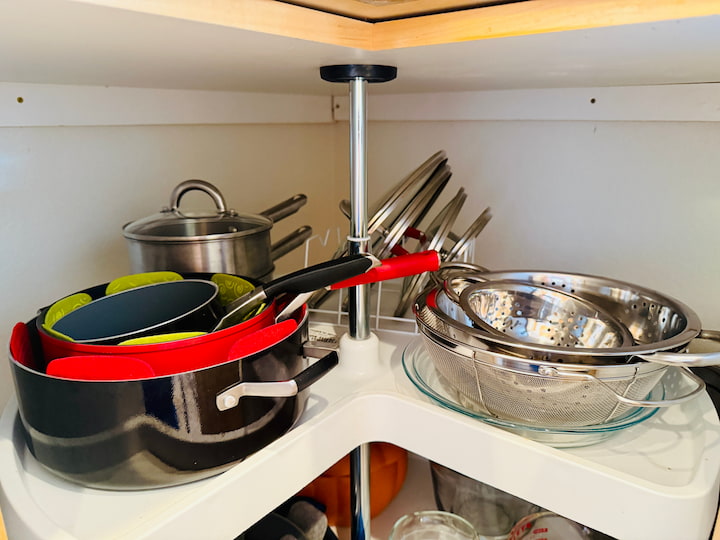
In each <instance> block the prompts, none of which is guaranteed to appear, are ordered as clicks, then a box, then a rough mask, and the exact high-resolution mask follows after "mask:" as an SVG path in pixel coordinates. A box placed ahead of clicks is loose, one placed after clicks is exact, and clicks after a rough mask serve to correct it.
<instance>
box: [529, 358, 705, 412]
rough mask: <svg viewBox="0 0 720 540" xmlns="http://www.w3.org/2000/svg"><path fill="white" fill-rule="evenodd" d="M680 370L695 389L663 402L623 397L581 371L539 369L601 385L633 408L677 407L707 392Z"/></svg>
mask: <svg viewBox="0 0 720 540" xmlns="http://www.w3.org/2000/svg"><path fill="white" fill-rule="evenodd" d="M678 369H679V370H680V373H681V374H682V375H683V376H684V377H686V378H688V379H690V381H691V382H692V383H693V384H694V388H692V389H691V390H690V391H689V392H687V393H686V394H684V395H681V396H675V397H673V398H670V399H661V400H652V399H632V398H629V397H625V396H622V395H620V394H618V393H617V392H616V391H615V390H613V389H612V388H611V387H610V386H609V385H607V384H605V383H604V382H603V381H601V380H600V379H598V378H597V377H595V376H593V375H590V374H589V373H583V372H581V371H572V370H569V369H563V368H557V367H553V366H541V367H540V368H539V369H538V374H540V375H549V376H551V377H572V378H577V379H583V380H586V381H593V382H596V383H599V384H600V385H602V388H604V389H605V390H607V391H608V392H610V393H612V394H613V395H614V396H615V399H617V400H618V401H619V402H621V403H625V404H627V405H632V406H633V407H669V406H671V405H677V404H678V403H684V402H685V401H689V400H691V399H692V398H694V397H695V396H696V395H698V394H699V393H700V392H702V391H703V390H705V381H703V380H702V379H701V378H700V377H698V376H697V375H695V374H694V373H693V372H692V371H690V370H689V369H688V368H686V367H678Z"/></svg>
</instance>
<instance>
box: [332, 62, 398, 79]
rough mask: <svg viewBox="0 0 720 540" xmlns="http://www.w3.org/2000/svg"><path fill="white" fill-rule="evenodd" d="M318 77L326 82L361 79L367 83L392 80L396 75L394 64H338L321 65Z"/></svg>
mask: <svg viewBox="0 0 720 540" xmlns="http://www.w3.org/2000/svg"><path fill="white" fill-rule="evenodd" d="M320 77H321V78H322V79H323V80H324V81H328V82H335V83H339V82H350V81H352V80H355V79H363V80H366V81H367V82H369V83H383V82H388V81H392V80H393V79H394V78H395V77H397V68H396V67H395V66H379V65H375V64H340V65H335V66H322V67H321V68H320Z"/></svg>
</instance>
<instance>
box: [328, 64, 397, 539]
mask: <svg viewBox="0 0 720 540" xmlns="http://www.w3.org/2000/svg"><path fill="white" fill-rule="evenodd" d="M320 76H321V77H322V78H323V79H324V80H326V81H330V82H346V83H349V85H350V235H349V236H348V239H347V240H348V253H349V254H355V253H367V252H368V249H369V244H370V238H369V237H368V216H367V150H366V148H365V144H366V126H367V113H366V94H367V84H368V83H369V82H386V81H391V80H392V79H394V78H395V77H396V76H397V69H396V68H395V67H392V66H376V65H359V64H347V65H337V66H323V67H321V68H320ZM369 299H370V295H369V288H368V286H367V285H359V286H357V287H351V288H350V290H349V291H348V305H349V336H350V337H351V339H355V340H358V341H361V340H366V339H368V338H369V337H370V309H369V304H370V301H369ZM350 507H351V508H350V511H351V513H352V516H351V518H352V519H351V524H350V525H351V530H350V535H351V539H352V540H370V538H371V535H370V444H369V443H366V444H361V445H360V446H358V447H357V448H355V449H354V450H352V451H351V452H350Z"/></svg>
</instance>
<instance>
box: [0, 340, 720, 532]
mask: <svg viewBox="0 0 720 540" xmlns="http://www.w3.org/2000/svg"><path fill="white" fill-rule="evenodd" d="M378 335H379V337H380V339H381V346H380V353H381V354H380V357H381V358H380V366H379V367H378V368H377V369H376V370H375V371H374V372H373V373H367V374H365V375H357V374H353V373H352V372H351V370H347V369H340V368H338V369H335V370H333V372H331V373H330V374H329V375H328V376H326V377H325V378H323V379H322V380H320V381H319V382H318V383H316V384H315V385H314V386H313V387H312V388H313V390H312V392H313V393H312V395H311V396H310V399H309V401H308V404H307V409H306V412H305V414H304V415H303V417H302V419H301V421H300V424H299V425H298V426H296V427H295V428H294V429H293V430H291V431H290V432H289V433H287V434H286V435H285V436H283V437H281V438H280V439H278V440H276V441H275V442H273V443H271V444H270V445H268V446H267V447H265V448H264V449H263V450H261V451H259V452H257V453H256V454H254V455H252V456H250V457H249V458H247V459H246V460H245V461H243V462H241V463H239V464H238V465H236V466H234V467H233V468H231V469H230V470H228V471H226V472H225V473H223V474H220V475H218V476H215V477H213V478H209V479H206V480H202V481H199V482H195V483H192V484H188V485H184V486H178V487H172V488H163V489H156V490H149V491H140V492H111V491H99V490H92V489H86V488H83V487H80V486H75V485H73V484H69V483H67V482H65V481H63V480H60V479H57V478H56V477H55V476H54V475H52V474H50V473H49V472H47V471H46V470H45V469H44V468H42V467H41V466H40V465H38V463H37V462H36V461H35V460H34V458H33V457H32V456H31V455H30V453H29V452H28V450H27V448H26V447H25V445H24V443H23V442H22V439H21V436H20V433H19V431H18V429H17V425H16V422H17V406H16V403H15V402H11V403H10V404H9V405H8V406H7V408H6V410H5V411H4V414H3V416H2V419H1V420H0V486H1V488H2V492H1V496H2V498H1V500H0V503H1V504H2V511H3V515H4V518H5V522H6V525H7V529H8V533H9V535H10V538H11V539H14V538H20V539H23V540H25V539H28V540H29V539H35V538H36V539H42V540H50V539H65V538H78V539H92V540H100V539H107V538H119V539H132V540H139V539H168V538H172V539H174V540H183V539H197V538H213V539H215V538H218V539H221V538H228V539H231V538H234V537H235V536H236V535H238V534H239V533H240V532H242V531H243V530H244V529H246V528H247V527H249V526H250V525H252V524H253V523H255V522H256V521H257V520H258V519H260V518H261V517H262V516H264V515H265V514H267V513H268V512H269V511H270V510H272V509H273V508H274V507H275V506H277V505H278V504H280V503H282V502H283V501H285V500H286V499H288V498H289V497H291V496H292V495H294V494H295V493H296V492H297V491H299V490H300V489H302V488H303V487H304V486H305V485H307V484H308V483H309V482H311V481H312V480H313V479H314V478H316V477H317V476H319V475H320V474H321V473H322V472H323V471H324V470H325V469H327V468H328V467H329V466H330V465H332V464H333V463H335V462H336V461H337V460H338V459H340V458H341V457H343V456H344V455H345V454H347V453H348V452H349V451H351V450H352V449H353V448H355V447H357V446H358V445H360V444H362V443H366V442H372V441H385V442H390V443H393V444H396V445H398V446H400V447H403V448H405V449H407V450H409V451H411V452H413V453H415V454H418V455H420V456H423V457H425V458H427V459H430V460H433V461H437V462H440V463H442V464H444V465H447V466H449V467H451V468H453V469H456V470H458V471H460V472H463V473H464V474H466V475H468V476H471V477H474V478H476V479H478V480H481V481H483V482H486V483H489V484H492V485H494V486H495V487H497V488H500V489H503V490H505V491H508V492H510V493H513V494H515V495H517V496H519V497H522V498H524V499H527V500H530V501H533V502H534V503H536V504H538V505H540V506H542V507H545V508H548V509H550V510H553V511H555V512H558V513H561V514H563V515H565V516H567V517H569V518H571V519H573V520H576V521H578V522H581V523H583V524H585V525H587V526H589V527H592V528H594V529H597V530H600V531H602V532H605V533H606V534H609V535H612V536H614V537H617V538H621V539H632V540H644V539H652V540H678V539H679V538H682V539H684V540H691V539H699V540H707V538H708V537H709V535H710V531H711V529H712V525H713V522H714V519H715V512H716V508H717V500H718V489H719V485H720V474H719V473H720V422H718V417H717V414H716V412H715V409H714V407H713V405H712V402H711V400H710V398H709V396H708V395H707V394H703V395H701V396H700V397H698V398H697V399H694V400H691V401H690V402H688V403H685V404H682V405H676V406H673V407H670V408H667V409H664V410H661V411H660V412H658V414H656V415H655V416H653V417H652V418H650V419H649V420H647V421H646V422H644V423H642V424H640V425H637V426H634V427H631V428H629V429H627V430H625V431H624V432H621V433H619V434H617V435H615V436H614V437H611V438H609V439H607V440H606V441H603V442H601V443H599V444H596V445H593V446H588V447H585V448H576V449H563V450H561V449H557V448H551V447H548V446H545V445H543V444H540V443H536V442H533V441H529V440H527V439H524V438H522V437H520V436H517V435H515V434H512V433H509V432H505V431H502V430H500V429H498V428H495V427H492V426H489V425H486V424H484V423H481V422H479V421H477V420H473V419H471V418H469V417H466V416H464V415H462V414H459V413H456V412H453V411H450V410H446V409H444V408H442V407H440V406H438V405H436V404H434V403H431V402H430V400H429V398H427V397H425V396H424V395H422V394H421V393H420V392H419V391H417V390H416V388H415V387H414V386H413V385H412V383H411V382H410V381H409V380H408V378H407V377H406V375H405V373H404V371H403V368H402V362H401V359H402V352H403V350H404V347H405V345H406V344H408V343H409V342H410V341H411V340H417V339H420V338H419V337H418V336H417V335H411V334H406V333H397V332H386V331H378ZM341 367H342V366H341Z"/></svg>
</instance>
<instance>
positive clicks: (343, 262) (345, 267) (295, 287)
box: [263, 254, 378, 298]
mask: <svg viewBox="0 0 720 540" xmlns="http://www.w3.org/2000/svg"><path fill="white" fill-rule="evenodd" d="M377 264H378V260H377V259H376V258H375V257H373V256H372V255H362V254H359V255H349V256H347V257H340V258H339V259H332V260H330V261H325V262H323V263H320V264H316V265H314V266H309V267H307V268H305V269H303V270H298V271H297V272H293V273H291V274H287V275H285V276H282V277H280V278H278V279H276V280H273V281H271V282H270V283H266V284H265V285H263V290H264V292H265V296H267V297H268V298H273V297H275V296H277V295H278V294H280V293H281V292H282V293H295V294H298V293H304V292H309V291H315V290H317V289H322V288H323V287H328V286H330V285H332V284H334V283H337V282H338V281H342V280H344V279H349V278H351V277H355V276H357V275H359V274H363V273H365V272H367V271H368V270H370V268H372V267H373V266H376V265H377Z"/></svg>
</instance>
